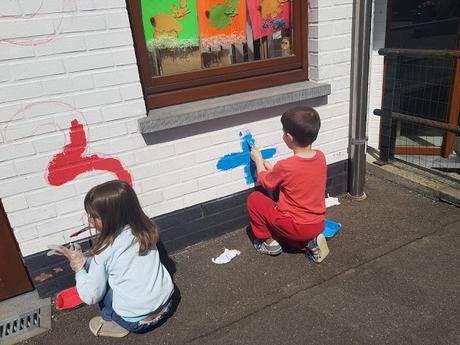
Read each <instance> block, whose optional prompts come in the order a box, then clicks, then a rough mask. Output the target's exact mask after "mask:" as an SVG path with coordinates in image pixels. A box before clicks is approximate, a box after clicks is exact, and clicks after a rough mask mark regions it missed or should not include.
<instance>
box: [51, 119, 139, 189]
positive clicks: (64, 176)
mask: <svg viewBox="0 0 460 345" xmlns="http://www.w3.org/2000/svg"><path fill="white" fill-rule="evenodd" d="M85 151H86V135H85V131H84V130H83V125H81V124H80V123H79V122H78V121H77V120H73V121H72V127H71V128H70V144H67V145H65V146H64V150H63V151H62V152H61V153H58V154H56V155H55V156H54V157H53V160H52V161H51V162H50V163H49V165H48V182H49V183H50V184H51V185H53V186H61V185H63V184H64V183H66V182H69V181H72V180H73V179H74V178H76V177H77V176H78V175H81V174H83V173H85V172H89V171H93V170H102V171H108V172H112V173H114V174H115V175H116V176H117V177H118V179H119V180H123V181H126V182H128V183H129V184H130V185H131V186H132V179H131V174H130V173H129V172H128V171H127V170H126V169H125V168H124V167H123V165H122V164H121V163H120V161H119V160H118V159H116V158H101V157H99V156H98V155H91V156H83V154H84V153H85Z"/></svg>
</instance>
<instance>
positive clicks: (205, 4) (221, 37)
mask: <svg viewBox="0 0 460 345" xmlns="http://www.w3.org/2000/svg"><path fill="white" fill-rule="evenodd" d="M197 10H198V25H199V29H200V30H199V31H200V42H201V48H203V49H208V48H211V49H213V48H219V47H221V46H229V45H231V44H234V43H244V42H246V0H199V1H198V2H197Z"/></svg>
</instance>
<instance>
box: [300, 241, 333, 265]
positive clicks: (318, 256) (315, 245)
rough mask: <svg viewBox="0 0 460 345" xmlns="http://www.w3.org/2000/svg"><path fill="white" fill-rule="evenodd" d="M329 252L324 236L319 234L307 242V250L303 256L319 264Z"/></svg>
mask: <svg viewBox="0 0 460 345" xmlns="http://www.w3.org/2000/svg"><path fill="white" fill-rule="evenodd" d="M328 254H329V247H328V246H327V241H326V237H324V235H323V234H319V235H318V236H316V237H315V238H313V239H312V240H310V241H308V243H307V252H306V254H305V256H306V257H307V258H308V259H310V260H312V261H314V262H316V263H317V264H319V263H320V262H321V261H323V260H324V259H325V258H326V256H328Z"/></svg>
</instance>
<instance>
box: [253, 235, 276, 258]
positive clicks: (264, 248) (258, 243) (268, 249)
mask: <svg viewBox="0 0 460 345" xmlns="http://www.w3.org/2000/svg"><path fill="white" fill-rule="evenodd" d="M254 248H256V250H257V251H259V252H261V253H264V254H267V255H279V254H281V252H282V251H283V248H281V246H280V244H279V243H278V242H277V241H275V240H273V241H272V242H271V243H270V244H267V243H265V242H264V241H262V240H259V239H258V238H256V239H255V240H254Z"/></svg>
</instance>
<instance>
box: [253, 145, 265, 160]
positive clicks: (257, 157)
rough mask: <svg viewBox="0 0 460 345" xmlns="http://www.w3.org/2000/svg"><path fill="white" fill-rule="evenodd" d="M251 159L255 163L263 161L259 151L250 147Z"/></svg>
mask: <svg viewBox="0 0 460 345" xmlns="http://www.w3.org/2000/svg"><path fill="white" fill-rule="evenodd" d="M251 159H252V160H253V161H254V162H255V163H257V162H260V161H263V160H264V159H263V158H262V154H261V153H260V151H259V149H258V148H257V147H255V146H253V147H252V149H251Z"/></svg>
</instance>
